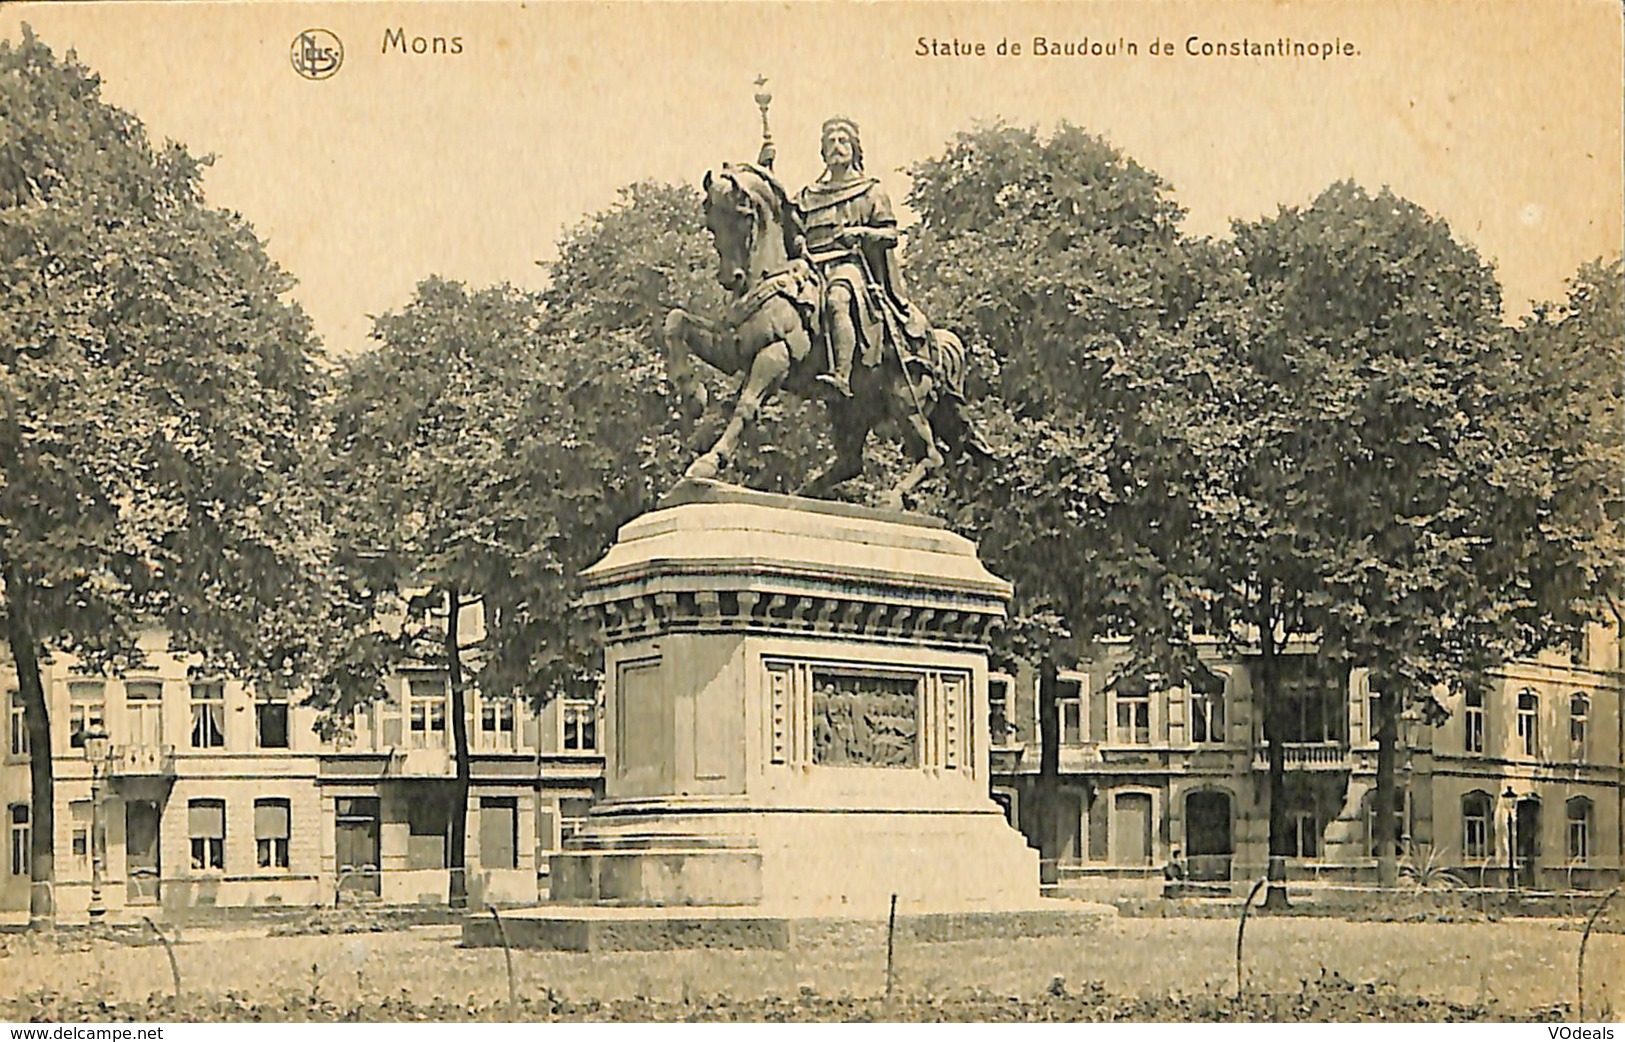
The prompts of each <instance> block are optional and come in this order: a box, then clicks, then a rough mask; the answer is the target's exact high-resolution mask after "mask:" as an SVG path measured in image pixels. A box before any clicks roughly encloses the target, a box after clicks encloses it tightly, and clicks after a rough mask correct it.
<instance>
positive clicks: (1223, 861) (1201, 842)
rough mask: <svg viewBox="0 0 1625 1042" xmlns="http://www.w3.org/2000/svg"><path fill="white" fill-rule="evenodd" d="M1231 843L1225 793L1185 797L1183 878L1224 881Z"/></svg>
mask: <svg viewBox="0 0 1625 1042" xmlns="http://www.w3.org/2000/svg"><path fill="white" fill-rule="evenodd" d="M1234 843H1235V841H1234V838H1233V836H1232V835H1231V821H1230V794H1229V793H1227V792H1219V791H1216V790H1213V789H1208V790H1204V791H1202V792H1193V793H1191V794H1190V795H1189V796H1187V797H1185V855H1186V863H1187V867H1186V870H1185V875H1186V878H1188V879H1191V880H1193V881H1195V882H1213V881H1219V880H1228V879H1229V878H1230V861H1231V856H1232V855H1233V854H1234V853H1235V852H1236V848H1235V845H1234Z"/></svg>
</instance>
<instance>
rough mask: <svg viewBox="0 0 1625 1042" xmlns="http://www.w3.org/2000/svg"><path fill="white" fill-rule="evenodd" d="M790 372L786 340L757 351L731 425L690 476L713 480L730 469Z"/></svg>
mask: <svg viewBox="0 0 1625 1042" xmlns="http://www.w3.org/2000/svg"><path fill="white" fill-rule="evenodd" d="M789 371H790V348H789V345H788V344H786V343H785V342H784V341H783V340H777V341H774V342H773V343H771V344H769V345H767V346H766V347H764V348H762V349H761V350H760V351H758V352H756V357H755V359H754V360H753V361H752V362H751V364H750V372H749V373H748V374H747V375H746V377H745V386H744V387H742V388H741V389H740V391H739V401H738V402H736V403H734V414H733V416H732V417H731V418H730V419H729V420H728V426H727V427H725V428H723V431H722V437H720V438H718V439H717V443H716V444H715V445H713V446H711V451H709V452H707V453H706V454H705V455H703V456H701V457H700V458H699V459H697V460H695V461H694V462H693V463H692V464H690V465H689V468H688V471H687V474H686V476H687V477H691V478H714V477H716V476H717V474H719V473H720V472H721V471H722V468H723V467H725V466H727V464H728V461H729V460H730V459H732V458H733V455H734V451H735V450H736V449H737V448H738V447H739V438H740V436H741V435H742V434H744V432H745V425H746V424H748V423H751V422H753V421H754V420H755V419H756V414H757V413H758V412H760V411H761V408H762V404H763V403H764V402H766V401H767V400H768V399H769V398H770V397H772V396H773V393H774V392H775V391H777V390H778V388H779V383H780V382H781V381H783V379H784V377H785V374H787V373H788V372H789Z"/></svg>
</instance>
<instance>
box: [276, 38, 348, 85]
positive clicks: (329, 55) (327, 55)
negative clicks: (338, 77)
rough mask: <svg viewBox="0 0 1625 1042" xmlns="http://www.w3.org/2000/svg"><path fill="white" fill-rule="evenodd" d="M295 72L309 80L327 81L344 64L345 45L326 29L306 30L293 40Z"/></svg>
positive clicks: (292, 54) (291, 54)
mask: <svg viewBox="0 0 1625 1042" xmlns="http://www.w3.org/2000/svg"><path fill="white" fill-rule="evenodd" d="M289 57H290V58H291V59H292V61H293V71H294V72H297V73H298V74H299V75H301V76H303V77H304V78H305V79H307V80H325V79H327V78H328V77H329V76H332V75H333V74H334V73H335V72H338V71H339V66H340V65H343V64H344V44H343V43H341V42H340V41H339V38H338V37H337V36H335V35H333V34H332V33H330V32H328V31H327V30H326V29H306V30H305V31H304V32H302V33H300V34H299V35H298V36H295V37H294V38H293V48H292V50H291V52H290V53H289Z"/></svg>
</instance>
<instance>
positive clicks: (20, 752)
mask: <svg viewBox="0 0 1625 1042" xmlns="http://www.w3.org/2000/svg"><path fill="white" fill-rule="evenodd" d="M6 701H7V703H8V704H9V706H10V712H11V746H10V748H11V755H13V756H27V755H28V717H27V716H26V715H25V713H24V709H23V694H22V692H21V691H17V690H12V691H10V692H8V693H7V694H6Z"/></svg>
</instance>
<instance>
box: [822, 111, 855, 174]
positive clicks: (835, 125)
mask: <svg viewBox="0 0 1625 1042" xmlns="http://www.w3.org/2000/svg"><path fill="white" fill-rule="evenodd" d="M832 130H844V131H846V133H847V136H848V137H850V138H851V139H852V169H853V170H862V169H863V135H862V134H860V133H859V132H858V124H857V121H856V120H852V119H848V118H847V117H845V116H831V117H830V118H829V119H826V120H824V126H823V129H822V130H820V131H819V132H818V139H819V140H820V141H828V140H829V132H830V131H832Z"/></svg>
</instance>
